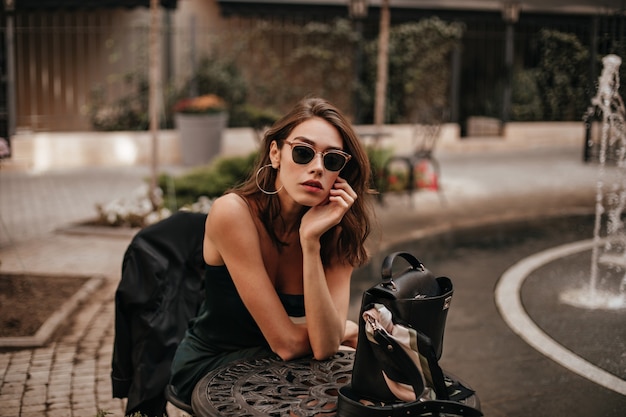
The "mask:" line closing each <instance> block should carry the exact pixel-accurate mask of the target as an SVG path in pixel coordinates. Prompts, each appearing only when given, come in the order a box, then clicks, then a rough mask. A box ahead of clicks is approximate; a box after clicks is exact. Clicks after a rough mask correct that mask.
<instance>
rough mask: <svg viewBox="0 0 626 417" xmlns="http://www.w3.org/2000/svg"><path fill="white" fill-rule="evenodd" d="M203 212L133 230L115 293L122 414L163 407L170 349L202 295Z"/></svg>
mask: <svg viewBox="0 0 626 417" xmlns="http://www.w3.org/2000/svg"><path fill="white" fill-rule="evenodd" d="M205 220H206V214H201V213H191V212H183V211H181V212H178V213H176V214H174V215H172V216H170V217H169V218H167V219H165V220H162V221H160V222H158V223H156V224H154V225H151V226H148V227H146V228H144V229H143V230H141V231H140V232H138V233H137V235H136V236H135V237H134V238H133V240H132V241H131V243H130V245H129V246H128V248H127V250H126V252H125V254H124V260H123V264H122V277H121V281H120V283H119V285H118V288H117V291H116V293H115V342H114V346H113V360H112V372H111V380H112V385H113V397H115V398H126V397H127V398H128V402H127V407H126V414H127V415H129V414H133V413H135V412H141V413H142V414H146V415H148V416H153V415H157V416H161V415H163V414H164V412H165V404H166V401H165V397H164V392H165V387H166V386H167V384H168V381H169V378H170V365H171V362H172V358H173V356H174V352H175V351H176V348H177V346H178V344H179V342H180V340H181V339H182V338H183V336H184V334H185V331H186V329H187V325H188V322H189V321H190V320H191V319H192V318H193V317H195V316H196V313H197V311H198V309H199V307H200V304H201V303H202V301H203V299H204V290H203V283H202V278H203V270H204V261H203V258H202V240H203V238H204V223H205Z"/></svg>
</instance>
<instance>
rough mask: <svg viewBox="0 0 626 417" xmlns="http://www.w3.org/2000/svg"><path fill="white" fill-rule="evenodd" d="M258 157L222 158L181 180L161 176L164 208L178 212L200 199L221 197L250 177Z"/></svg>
mask: <svg viewBox="0 0 626 417" xmlns="http://www.w3.org/2000/svg"><path fill="white" fill-rule="evenodd" d="M256 156H257V153H252V154H250V155H248V156H240V157H229V158H220V159H217V160H215V162H213V163H211V164H209V165H205V166H202V167H197V168H193V169H191V170H190V171H188V172H186V173H185V174H183V175H180V176H171V175H169V174H161V175H160V176H159V181H158V182H159V187H160V188H161V189H163V190H166V191H165V193H164V194H165V195H164V199H165V207H168V208H170V209H177V208H179V207H182V206H185V205H190V204H193V203H195V202H196V201H197V200H198V198H200V197H201V196H206V197H208V198H216V197H219V196H221V195H222V194H224V192H225V191H226V190H228V189H229V188H231V187H233V186H235V185H237V184H240V183H242V182H243V181H244V180H245V179H246V178H247V177H248V176H249V175H250V171H251V170H252V168H253V166H254V161H255V159H256ZM172 200H175V201H172Z"/></svg>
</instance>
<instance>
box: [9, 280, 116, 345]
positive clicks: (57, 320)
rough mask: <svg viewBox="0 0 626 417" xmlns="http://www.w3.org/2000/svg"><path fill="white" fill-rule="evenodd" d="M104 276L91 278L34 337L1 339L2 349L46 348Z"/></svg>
mask: <svg viewBox="0 0 626 417" xmlns="http://www.w3.org/2000/svg"><path fill="white" fill-rule="evenodd" d="M104 281H105V278H104V276H100V275H97V276H94V277H91V278H90V279H89V280H88V281H87V282H86V283H84V284H83V285H82V286H81V287H80V289H79V290H78V291H77V292H76V293H75V294H74V295H73V296H72V297H70V299H68V300H67V301H66V302H65V303H63V305H62V306H61V307H60V308H59V309H58V310H56V311H55V312H54V313H52V314H51V315H50V317H48V319H47V320H46V321H45V322H44V323H43V324H42V325H41V327H40V328H39V330H37V332H36V333H35V334H34V335H33V336H14V337H0V347H13V348H27V347H41V346H44V345H45V344H46V343H47V342H48V340H50V337H51V336H52V335H53V334H54V332H55V331H56V330H57V329H58V328H59V326H60V325H61V324H62V323H63V322H65V321H66V319H67V318H68V317H69V315H70V314H72V313H73V312H75V311H76V310H77V309H78V307H79V306H80V305H81V304H82V303H83V302H84V301H85V300H86V299H87V298H88V297H89V296H90V295H91V294H93V293H94V292H95V291H96V290H97V289H98V288H100V287H101V286H102V284H103V283H104Z"/></svg>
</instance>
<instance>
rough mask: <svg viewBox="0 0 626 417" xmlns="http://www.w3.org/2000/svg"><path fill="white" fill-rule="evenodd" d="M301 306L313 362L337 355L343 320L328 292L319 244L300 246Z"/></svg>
mask: <svg viewBox="0 0 626 417" xmlns="http://www.w3.org/2000/svg"><path fill="white" fill-rule="evenodd" d="M302 254H303V280H304V306H305V311H306V320H307V329H308V334H309V343H310V345H311V350H312V351H313V356H314V357H315V358H316V359H325V358H327V357H329V356H332V355H333V354H334V353H336V352H337V350H338V349H339V346H340V344H341V342H342V340H343V336H344V329H345V317H340V313H339V311H338V310H337V307H336V305H335V302H334V300H333V298H332V296H331V293H330V290H329V288H328V283H327V279H326V275H325V271H324V266H323V265H322V260H321V257H320V246H319V242H303V244H302Z"/></svg>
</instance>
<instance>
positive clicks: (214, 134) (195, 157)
mask: <svg viewBox="0 0 626 417" xmlns="http://www.w3.org/2000/svg"><path fill="white" fill-rule="evenodd" d="M174 121H175V123H176V128H177V129H178V132H179V134H180V151H181V158H182V163H183V164H184V165H188V166H193V165H203V164H207V163H209V162H210V161H211V160H212V159H213V158H215V157H216V156H217V155H219V153H220V152H221V150H222V132H223V131H224V129H226V126H227V125H228V113H227V112H222V113H216V114H187V113H177V114H176V115H175V117H174Z"/></svg>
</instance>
